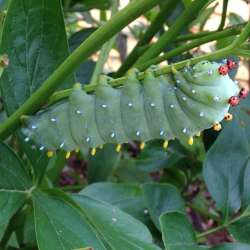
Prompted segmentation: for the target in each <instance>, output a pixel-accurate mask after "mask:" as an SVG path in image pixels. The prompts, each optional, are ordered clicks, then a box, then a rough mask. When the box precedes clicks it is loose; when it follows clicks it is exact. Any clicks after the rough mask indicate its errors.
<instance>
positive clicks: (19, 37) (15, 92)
mask: <svg viewBox="0 0 250 250" xmlns="http://www.w3.org/2000/svg"><path fill="white" fill-rule="evenodd" d="M0 52H1V53H5V54H8V56H9V59H10V63H9V66H8V67H7V68H6V70H5V71H4V74H3V76H2V78H1V80H0V89H1V92H2V97H3V101H4V105H5V110H6V112H7V114H8V115H10V114H11V113H13V112H14V111H15V110H16V109H17V108H18V107H20V106H21V105H22V104H23V103H24V102H25V100H26V99H27V98H28V97H30V96H31V95H32V93H33V92H34V91H35V90H36V89H37V88H39V87H40V86H41V84H42V83H43V81H44V80H46V79H47V78H48V77H49V76H50V75H51V73H53V72H54V70H55V69H56V68H57V66H58V65H59V64H61V63H62V62H63V61H64V59H65V58H66V57H67V56H68V55H69V51H68V44H67V38H66V32H65V26H64V20H63V15H62V8H61V2H60V0H53V1H51V0H37V1H35V2H34V1H30V0H23V1H19V2H17V1H15V0H11V1H10V3H9V8H8V12H7V16H6V19H5V23H4V30H3V35H2V43H1V49H0ZM66 83H67V84H66ZM72 83H73V78H72V77H69V78H68V79H67V80H65V84H64V85H63V87H66V86H70V85H71V84H72ZM20 140H23V137H20ZM23 149H24V151H25V152H26V154H27V156H28V158H29V159H30V162H31V163H33V166H35V167H34V168H37V169H38V170H40V169H43V168H44V167H45V166H46V165H47V162H48V160H47V159H46V157H45V156H44V153H41V152H40V151H39V150H34V149H32V145H31V144H29V145H25V146H24V147H23Z"/></svg>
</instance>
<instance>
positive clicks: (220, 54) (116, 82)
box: [48, 48, 233, 105]
mask: <svg viewBox="0 0 250 250" xmlns="http://www.w3.org/2000/svg"><path fill="white" fill-rule="evenodd" d="M232 53H233V49H232V48H224V49H220V50H217V51H215V52H212V53H210V54H205V55H201V56H198V57H194V58H191V59H188V60H184V61H181V62H177V63H174V64H172V65H168V66H165V67H163V68H161V69H158V70H155V71H154V73H155V76H160V75H165V74H167V73H169V72H171V71H172V68H173V67H174V68H175V69H177V70H178V69H182V68H184V67H186V66H187V65H192V64H195V63H197V62H200V61H202V60H216V59H221V58H224V57H226V56H228V55H230V54H232ZM138 79H139V80H143V79H144V72H141V73H139V74H138ZM125 80H126V77H120V78H117V79H112V80H110V82H109V83H110V85H111V86H113V87H117V86H120V85H122V84H123V83H124V82H125ZM96 86H97V84H93V85H84V87H83V88H84V90H85V91H86V92H93V91H94V90H95V88H96ZM71 91H72V90H71V89H66V90H62V91H58V92H56V93H55V94H54V95H53V96H52V97H51V98H50V99H49V102H48V104H49V105H50V104H53V103H55V102H57V101H59V100H61V99H63V98H66V97H68V96H69V94H70V93H71Z"/></svg>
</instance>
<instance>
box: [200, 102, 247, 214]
mask: <svg viewBox="0 0 250 250" xmlns="http://www.w3.org/2000/svg"><path fill="white" fill-rule="evenodd" d="M233 115H234V119H233V121H232V122H230V123H225V124H224V129H223V131H222V132H221V133H220V135H219V137H218V138H217V140H216V142H215V143H214V145H213V146H212V147H211V148H210V150H209V151H208V153H207V156H206V159H205V162H204V171H203V175H204V178H205V181H206V184H207V186H208V189H209V192H210V193H211V195H212V197H213V199H214V200H215V201H216V205H217V207H218V208H220V209H221V210H222V212H223V213H224V215H226V216H227V215H229V214H232V213H233V212H235V211H237V210H238V209H239V208H240V207H241V203H242V184H244V186H245V190H247V189H248V188H249V184H248V183H247V182H246V183H243V182H244V173H245V168H246V166H247V162H248V159H249V155H250V146H249V139H250V132H249V131H250V129H249V125H250V116H249V98H248V99H247V100H246V101H243V102H242V103H241V105H240V107H239V108H238V109H237V108H236V109H234V112H233ZM225 153H226V156H225ZM247 187H248V188H247ZM246 205H247V204H246Z"/></svg>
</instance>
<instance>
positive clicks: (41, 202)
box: [32, 191, 106, 250]
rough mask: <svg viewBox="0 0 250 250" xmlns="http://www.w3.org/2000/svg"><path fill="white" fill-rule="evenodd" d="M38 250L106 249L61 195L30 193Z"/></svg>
mask: <svg viewBox="0 0 250 250" xmlns="http://www.w3.org/2000/svg"><path fill="white" fill-rule="evenodd" d="M32 200H33V204H34V216H35V228H36V238H37V242H38V247H39V250H62V249H64V250H72V249H76V248H84V247H90V246H91V247H92V248H94V249H97V250H101V249H106V248H105V247H104V245H103V244H102V243H101V241H100V239H99V238H98V236H97V234H96V232H95V230H94V229H93V228H92V227H91V226H90V224H89V223H88V222H87V221H86V219H85V217H84V216H82V214H81V213H80V212H79V210H78V209H77V208H75V207H74V206H73V205H72V204H71V203H69V202H68V200H66V199H64V197H62V196H59V195H57V196H55V195H48V194H45V193H42V192H40V191H35V192H33V195H32Z"/></svg>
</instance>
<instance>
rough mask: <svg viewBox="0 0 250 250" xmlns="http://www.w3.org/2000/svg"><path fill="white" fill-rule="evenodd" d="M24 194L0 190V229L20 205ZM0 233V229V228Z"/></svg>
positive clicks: (24, 197)
mask: <svg viewBox="0 0 250 250" xmlns="http://www.w3.org/2000/svg"><path fill="white" fill-rule="evenodd" d="M25 199H26V195H25V194H24V193H15V192H7V191H1V190H0V211H1V213H0V229H5V228H6V226H7V225H8V223H9V220H10V219H11V217H12V216H13V215H14V214H15V213H16V212H17V210H18V209H19V208H20V207H22V205H23V204H24V201H25ZM0 235H1V230H0Z"/></svg>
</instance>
